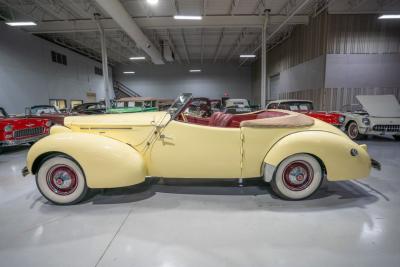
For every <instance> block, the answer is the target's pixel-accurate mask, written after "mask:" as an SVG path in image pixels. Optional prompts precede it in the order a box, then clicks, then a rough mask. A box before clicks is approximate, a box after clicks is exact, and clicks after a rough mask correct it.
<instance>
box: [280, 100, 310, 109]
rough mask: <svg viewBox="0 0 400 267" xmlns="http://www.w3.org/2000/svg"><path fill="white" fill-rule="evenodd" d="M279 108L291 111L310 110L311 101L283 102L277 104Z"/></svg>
mask: <svg viewBox="0 0 400 267" xmlns="http://www.w3.org/2000/svg"><path fill="white" fill-rule="evenodd" d="M279 108H280V109H286V110H291V111H311V110H313V105H312V103H311V102H284V103H281V104H280V105H279Z"/></svg>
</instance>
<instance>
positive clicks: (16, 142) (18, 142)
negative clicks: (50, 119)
mask: <svg viewBox="0 0 400 267" xmlns="http://www.w3.org/2000/svg"><path fill="white" fill-rule="evenodd" d="M46 136H47V134H43V135H39V136H35V137H31V138H26V139H19V140H7V141H2V142H0V146H2V147H6V146H17V145H22V144H28V143H31V142H36V141H38V140H40V139H42V138H43V137H46Z"/></svg>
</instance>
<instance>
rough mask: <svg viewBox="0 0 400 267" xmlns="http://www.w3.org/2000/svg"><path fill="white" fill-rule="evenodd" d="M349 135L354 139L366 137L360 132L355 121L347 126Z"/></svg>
mask: <svg viewBox="0 0 400 267" xmlns="http://www.w3.org/2000/svg"><path fill="white" fill-rule="evenodd" d="M347 135H348V136H349V137H350V139H352V140H360V139H362V138H363V137H365V136H364V135H363V134H360V132H359V130H358V124H357V123H356V122H355V121H352V122H350V123H349V125H348V126H347Z"/></svg>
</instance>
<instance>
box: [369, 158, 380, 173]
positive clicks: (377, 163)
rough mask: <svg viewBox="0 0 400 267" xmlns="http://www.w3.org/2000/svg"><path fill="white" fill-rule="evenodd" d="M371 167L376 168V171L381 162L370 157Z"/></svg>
mask: <svg viewBox="0 0 400 267" xmlns="http://www.w3.org/2000/svg"><path fill="white" fill-rule="evenodd" d="M371 167H372V168H374V169H377V170H378V171H380V170H381V164H380V163H379V162H378V161H376V160H374V159H371Z"/></svg>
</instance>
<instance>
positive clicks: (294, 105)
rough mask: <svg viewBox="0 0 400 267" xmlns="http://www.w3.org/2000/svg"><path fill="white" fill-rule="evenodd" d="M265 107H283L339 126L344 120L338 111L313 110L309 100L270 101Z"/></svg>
mask: <svg viewBox="0 0 400 267" xmlns="http://www.w3.org/2000/svg"><path fill="white" fill-rule="evenodd" d="M267 109H285V110H290V111H294V112H299V113H303V114H305V115H307V116H310V117H313V118H316V119H319V120H321V121H324V122H326V123H329V124H331V125H333V126H336V127H338V128H340V127H341V126H342V124H343V123H344V121H345V119H346V118H345V116H344V115H343V114H341V113H340V112H325V111H314V105H313V102H312V101H309V100H295V99H283V100H275V101H271V102H269V103H268V105H267Z"/></svg>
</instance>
